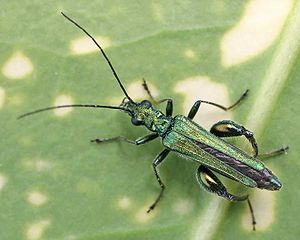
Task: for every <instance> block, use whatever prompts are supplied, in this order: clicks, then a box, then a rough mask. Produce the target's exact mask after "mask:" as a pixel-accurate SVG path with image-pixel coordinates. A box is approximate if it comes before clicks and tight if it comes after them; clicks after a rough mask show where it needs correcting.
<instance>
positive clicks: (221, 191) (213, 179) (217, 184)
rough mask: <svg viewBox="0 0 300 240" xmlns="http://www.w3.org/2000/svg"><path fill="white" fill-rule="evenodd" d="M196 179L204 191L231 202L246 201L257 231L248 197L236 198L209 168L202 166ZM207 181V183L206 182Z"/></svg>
mask: <svg viewBox="0 0 300 240" xmlns="http://www.w3.org/2000/svg"><path fill="white" fill-rule="evenodd" d="M196 178H197V181H198V183H199V185H200V186H201V187H202V188H204V190H206V191H208V192H211V193H214V194H217V195H218V196H220V197H223V198H226V199H227V200H229V201H246V200H247V203H248V206H249V210H250V213H251V217H252V226H253V230H255V224H256V220H255V216H254V213H253V208H252V205H251V203H250V200H249V197H248V195H243V196H236V195H233V194H231V193H229V192H228V191H227V189H226V187H225V186H224V185H223V183H222V182H221V181H220V180H219V179H218V178H217V176H216V175H215V174H213V173H212V171H210V170H209V169H208V168H207V167H205V166H203V165H200V166H199V168H198V170H197V172H196ZM204 181H205V182H204Z"/></svg>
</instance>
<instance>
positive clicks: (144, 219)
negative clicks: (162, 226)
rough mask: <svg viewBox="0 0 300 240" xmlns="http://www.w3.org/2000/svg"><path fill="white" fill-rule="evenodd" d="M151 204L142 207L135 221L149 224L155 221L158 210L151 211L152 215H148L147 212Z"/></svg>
mask: <svg viewBox="0 0 300 240" xmlns="http://www.w3.org/2000/svg"><path fill="white" fill-rule="evenodd" d="M149 206H150V203H149V204H147V205H144V206H142V207H141V208H140V209H138V211H137V212H136V214H135V219H136V221H137V222H138V223H147V222H149V221H150V220H151V219H153V218H154V217H155V215H156V213H157V211H158V210H157V209H155V210H154V211H151V212H150V213H147V210H148V209H149Z"/></svg>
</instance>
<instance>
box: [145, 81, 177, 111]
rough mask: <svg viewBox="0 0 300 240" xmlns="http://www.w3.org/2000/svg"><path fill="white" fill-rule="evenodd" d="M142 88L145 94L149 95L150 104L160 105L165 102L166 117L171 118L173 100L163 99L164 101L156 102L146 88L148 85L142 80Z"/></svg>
mask: <svg viewBox="0 0 300 240" xmlns="http://www.w3.org/2000/svg"><path fill="white" fill-rule="evenodd" d="M143 88H144V89H145V91H146V92H147V94H148V95H149V97H150V99H151V101H152V102H154V103H155V104H160V103H163V102H166V101H167V107H166V115H167V116H172V114H173V100H172V99H171V98H164V99H161V100H158V101H157V100H156V99H155V98H154V97H153V95H152V93H151V91H150V89H149V87H148V84H147V82H146V80H145V79H143Z"/></svg>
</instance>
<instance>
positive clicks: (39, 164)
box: [23, 159, 53, 172]
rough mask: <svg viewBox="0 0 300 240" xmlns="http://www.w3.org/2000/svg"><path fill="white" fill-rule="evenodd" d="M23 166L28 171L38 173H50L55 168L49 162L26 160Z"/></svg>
mask: <svg viewBox="0 0 300 240" xmlns="http://www.w3.org/2000/svg"><path fill="white" fill-rule="evenodd" d="M23 165H24V167H25V168H26V169H28V170H34V171H38V172H42V171H49V170H51V169H52V168H53V163H51V162H50V161H47V160H41V159H38V160H25V161H24V162H23Z"/></svg>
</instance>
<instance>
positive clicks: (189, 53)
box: [184, 49, 196, 59]
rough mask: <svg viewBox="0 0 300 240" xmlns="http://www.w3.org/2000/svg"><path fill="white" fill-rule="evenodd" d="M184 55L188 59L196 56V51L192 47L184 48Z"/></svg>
mask: <svg viewBox="0 0 300 240" xmlns="http://www.w3.org/2000/svg"><path fill="white" fill-rule="evenodd" d="M184 56H185V57H186V58H189V59H194V58H195V57H196V53H195V51H194V50H192V49H186V50H185V51H184Z"/></svg>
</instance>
